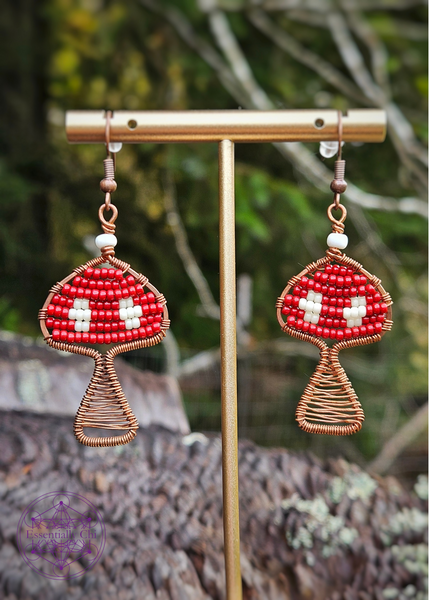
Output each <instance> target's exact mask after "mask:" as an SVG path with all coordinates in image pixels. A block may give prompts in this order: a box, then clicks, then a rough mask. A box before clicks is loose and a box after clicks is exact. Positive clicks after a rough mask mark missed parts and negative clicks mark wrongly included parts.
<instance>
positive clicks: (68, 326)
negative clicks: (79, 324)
mask: <svg viewBox="0 0 429 600" xmlns="http://www.w3.org/2000/svg"><path fill="white" fill-rule="evenodd" d="M74 324H75V322H74V321H68V322H67V329H68V330H69V331H74Z"/></svg>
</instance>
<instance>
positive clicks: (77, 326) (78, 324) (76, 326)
mask: <svg viewBox="0 0 429 600" xmlns="http://www.w3.org/2000/svg"><path fill="white" fill-rule="evenodd" d="M74 330H75V331H82V321H76V323H75V324H74Z"/></svg>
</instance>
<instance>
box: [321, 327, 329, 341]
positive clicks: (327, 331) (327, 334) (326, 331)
mask: <svg viewBox="0 0 429 600" xmlns="http://www.w3.org/2000/svg"><path fill="white" fill-rule="evenodd" d="M329 333H330V330H329V329H328V328H327V327H324V328H323V331H322V335H323V337H324V338H328V337H329Z"/></svg>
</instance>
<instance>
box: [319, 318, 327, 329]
mask: <svg viewBox="0 0 429 600" xmlns="http://www.w3.org/2000/svg"><path fill="white" fill-rule="evenodd" d="M325 321H326V319H325V317H319V320H318V321H317V324H318V325H320V326H321V327H323V325H325Z"/></svg>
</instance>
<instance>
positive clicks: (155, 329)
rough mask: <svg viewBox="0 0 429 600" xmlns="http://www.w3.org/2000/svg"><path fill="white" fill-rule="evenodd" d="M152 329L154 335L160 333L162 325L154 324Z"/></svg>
mask: <svg viewBox="0 0 429 600" xmlns="http://www.w3.org/2000/svg"><path fill="white" fill-rule="evenodd" d="M152 329H153V332H154V333H159V332H160V331H161V325H160V324H159V323H154V324H153V325H152Z"/></svg>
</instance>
